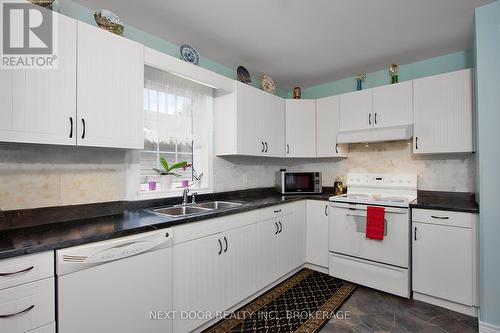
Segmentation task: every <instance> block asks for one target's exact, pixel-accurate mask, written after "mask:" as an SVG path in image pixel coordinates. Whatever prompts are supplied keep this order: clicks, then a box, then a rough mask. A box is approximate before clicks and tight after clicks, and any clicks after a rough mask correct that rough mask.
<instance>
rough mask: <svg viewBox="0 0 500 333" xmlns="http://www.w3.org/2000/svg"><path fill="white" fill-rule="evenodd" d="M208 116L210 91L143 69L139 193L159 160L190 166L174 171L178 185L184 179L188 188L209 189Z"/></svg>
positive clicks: (209, 89)
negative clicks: (161, 158) (142, 131)
mask: <svg viewBox="0 0 500 333" xmlns="http://www.w3.org/2000/svg"><path fill="white" fill-rule="evenodd" d="M212 114H213V89H212V88H210V87H207V86H204V85H201V84H198V83H196V82H193V81H190V80H187V79H184V78H181V77H179V76H176V75H173V74H170V73H167V72H164V71H161V70H159V69H155V68H152V67H149V66H146V67H145V68H144V150H143V151H142V152H141V157H140V169H141V171H140V176H141V181H140V182H141V190H145V189H146V188H147V187H146V186H145V185H146V184H147V183H148V181H149V180H151V179H154V176H155V175H156V174H155V172H154V171H153V170H152V168H158V167H159V166H160V164H159V163H160V162H159V159H160V157H163V158H165V159H166V160H167V162H168V163H169V164H173V163H177V162H181V161H187V162H188V163H190V164H191V165H192V167H191V168H187V169H186V170H182V169H180V170H177V171H176V173H178V174H180V175H181V176H182V178H179V179H177V181H178V182H179V183H180V181H181V180H182V179H187V180H189V181H190V182H191V184H192V185H191V186H192V187H200V188H209V187H210V179H209V175H210V166H211V161H210V160H211V149H212ZM200 175H201V177H200ZM200 178H201V179H200ZM198 179H200V181H197V180H198ZM174 185H175V184H174ZM174 187H175V186H174Z"/></svg>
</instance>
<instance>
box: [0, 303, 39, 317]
mask: <svg viewBox="0 0 500 333" xmlns="http://www.w3.org/2000/svg"><path fill="white" fill-rule="evenodd" d="M34 307H35V305H32V306H30V307H28V308H26V309H24V310H22V311H19V312H16V313H11V314H8V315H0V319H5V318H12V317H15V316H19V315H22V314H24V313H26V312H29V311H31V310H33V308H34Z"/></svg>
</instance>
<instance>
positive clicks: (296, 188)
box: [283, 172, 318, 194]
mask: <svg viewBox="0 0 500 333" xmlns="http://www.w3.org/2000/svg"><path fill="white" fill-rule="evenodd" d="M283 178H284V179H283V194H293V193H315V188H317V187H318V185H317V184H315V181H316V177H315V172H285V173H284V174H283Z"/></svg>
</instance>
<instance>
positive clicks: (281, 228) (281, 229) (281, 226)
mask: <svg viewBox="0 0 500 333" xmlns="http://www.w3.org/2000/svg"><path fill="white" fill-rule="evenodd" d="M278 223H279V225H280V231H279V232H278V233H279V234H281V232H282V231H283V225H282V224H281V221H278Z"/></svg>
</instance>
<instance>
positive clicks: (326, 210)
mask: <svg viewBox="0 0 500 333" xmlns="http://www.w3.org/2000/svg"><path fill="white" fill-rule="evenodd" d="M325 216H328V205H325Z"/></svg>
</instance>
